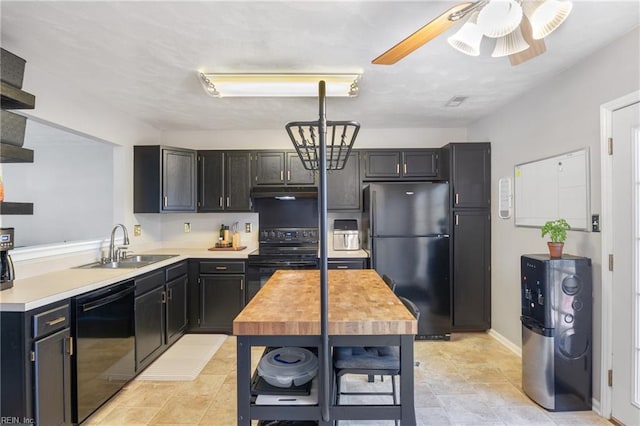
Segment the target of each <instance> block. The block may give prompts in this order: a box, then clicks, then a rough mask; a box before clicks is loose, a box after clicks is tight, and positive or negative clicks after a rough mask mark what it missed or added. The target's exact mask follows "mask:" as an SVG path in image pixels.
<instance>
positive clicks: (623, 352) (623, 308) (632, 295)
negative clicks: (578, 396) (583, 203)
mask: <svg viewBox="0 0 640 426" xmlns="http://www.w3.org/2000/svg"><path fill="white" fill-rule="evenodd" d="M612 136H613V158H612V164H613V165H612V172H613V173H612V193H613V194H612V197H611V199H612V203H613V204H612V212H613V213H612V219H613V220H612V222H613V258H614V268H613V287H612V312H613V324H612V326H613V327H612V329H613V333H612V349H613V356H612V366H613V387H612V390H611V391H612V393H611V416H612V417H613V418H614V419H616V420H617V421H619V422H621V423H623V424H625V425H627V426H635V425H640V314H639V312H638V311H639V309H640V275H639V274H640V261H639V260H640V104H638V103H636V104H634V105H631V106H628V107H625V108H622V109H619V110H616V111H614V112H613V117H612Z"/></svg>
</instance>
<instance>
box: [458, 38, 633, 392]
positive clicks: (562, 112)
mask: <svg viewBox="0 0 640 426" xmlns="http://www.w3.org/2000/svg"><path fill="white" fill-rule="evenodd" d="M639 40H640V32H639V30H638V28H636V29H635V30H634V31H632V32H630V33H628V34H627V35H625V36H624V37H622V38H620V39H619V40H617V41H615V42H614V43H612V44H611V45H609V46H607V47H605V48H603V49H602V50H600V51H597V52H596V53H594V54H593V55H592V56H590V57H589V58H587V59H586V60H583V61H582V62H580V63H578V64H576V65H575V66H574V67H572V68H571V69H569V70H567V71H566V72H564V73H562V74H560V75H558V76H557V77H555V78H553V79H552V80H550V81H548V82H546V83H544V84H542V85H541V86H539V87H538V88H537V89H534V90H533V91H531V92H530V93H528V94H526V95H525V96H522V97H520V98H519V99H518V100H517V101H515V102H513V103H511V104H510V105H507V106H505V107H504V108H502V109H501V110H500V111H498V112H496V113H495V114H492V115H491V116H489V117H487V118H485V119H482V120H480V121H478V122H476V123H473V124H472V125H471V126H470V128H469V138H470V139H471V140H489V141H491V144H492V149H491V158H492V179H491V181H492V197H493V199H494V200H497V199H498V187H497V182H498V179H499V178H501V177H503V176H511V177H512V178H513V167H514V165H516V164H519V163H523V162H527V161H531V160H535V159H539V158H544V157H547V156H551V155H554V154H560V153H563V152H567V151H571V150H575V149H578V148H582V147H585V146H587V147H589V148H590V157H591V180H590V184H591V212H592V213H600V210H601V197H600V195H601V194H600V115H599V114H600V112H599V107H600V105H601V104H603V103H605V102H607V101H610V100H612V99H615V98H618V97H620V96H623V95H625V94H628V93H630V92H632V91H634V90H638V88H639V87H640V80H639V76H640V70H639V65H638V64H639V63H640V58H639V53H638V52H640V46H639ZM540 190H544V188H540ZM515 196H517V194H515ZM497 208H498V203H497V202H496V203H493V207H492V209H493V212H492V253H491V256H492V268H491V269H492V303H491V305H492V318H491V322H492V328H493V329H494V330H495V331H497V332H498V333H500V334H501V335H502V336H504V337H506V338H507V339H509V340H510V341H511V342H513V343H515V344H517V345H521V334H520V333H521V330H520V322H519V316H520V278H519V277H520V266H519V265H520V260H519V258H520V255H522V254H526V253H544V252H546V244H545V241H546V240H543V239H541V238H540V230H539V229H537V228H536V229H531V228H519V227H515V226H514V222H513V218H511V219H508V220H503V219H498V212H497ZM600 247H601V244H600V234H598V233H591V232H571V231H570V232H569V236H568V239H567V242H566V244H565V252H567V253H570V254H575V255H579V256H586V257H590V258H591V259H592V260H593V282H594V294H593V296H594V319H593V326H594V336H593V337H594V362H593V366H594V371H593V373H594V389H593V390H594V398H595V399H597V400H599V395H600V383H599V378H600V342H601V335H600V334H601V330H600V323H601V268H602V262H601V259H600V256H601V254H600Z"/></svg>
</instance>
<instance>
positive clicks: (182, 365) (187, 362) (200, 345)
mask: <svg viewBox="0 0 640 426" xmlns="http://www.w3.org/2000/svg"><path fill="white" fill-rule="evenodd" d="M226 338H227V336H226V335H223V334H185V335H184V336H182V338H181V339H180V340H178V341H177V342H176V343H175V344H174V345H173V346H171V347H170V348H169V349H168V350H167V351H166V352H165V353H163V354H162V355H161V356H160V358H158V359H157V360H155V361H154V362H153V364H151V365H150V366H149V367H148V368H147V369H146V370H144V371H143V372H142V373H140V374H139V375H138V377H136V380H159V381H179V380H194V379H195V378H196V377H198V374H200V371H202V369H203V368H204V366H205V365H207V362H209V360H210V359H211V357H212V356H213V355H214V354H215V353H216V351H217V350H218V348H220V346H221V345H222V342H224V340H225V339H226Z"/></svg>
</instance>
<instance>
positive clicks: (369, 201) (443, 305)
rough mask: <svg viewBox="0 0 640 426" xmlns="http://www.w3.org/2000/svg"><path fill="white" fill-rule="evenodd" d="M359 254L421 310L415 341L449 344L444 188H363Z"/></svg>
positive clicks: (417, 185)
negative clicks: (361, 249) (365, 255)
mask: <svg viewBox="0 0 640 426" xmlns="http://www.w3.org/2000/svg"><path fill="white" fill-rule="evenodd" d="M363 202H364V204H363V217H362V224H363V230H364V232H365V238H364V248H365V249H367V250H368V251H369V253H370V256H371V267H372V268H373V269H375V270H376V272H378V274H380V275H381V276H382V275H384V274H386V275H388V276H390V277H391V278H393V280H394V281H395V282H396V291H395V292H396V294H397V295H398V296H403V297H406V298H408V299H410V300H411V301H413V302H414V303H415V304H416V305H417V306H418V308H419V309H420V319H419V321H418V335H417V336H416V338H417V339H422V340H449V339H450V335H451V302H450V300H451V289H450V280H449V184H448V183H446V182H433V183H432V182H421V183H404V182H398V183H376V184H370V185H368V186H366V187H365V188H364V194H363Z"/></svg>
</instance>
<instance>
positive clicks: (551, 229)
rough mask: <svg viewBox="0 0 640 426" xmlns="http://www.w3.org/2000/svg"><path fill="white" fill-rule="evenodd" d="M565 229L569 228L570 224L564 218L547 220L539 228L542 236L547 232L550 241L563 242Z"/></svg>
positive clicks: (565, 237)
mask: <svg viewBox="0 0 640 426" xmlns="http://www.w3.org/2000/svg"><path fill="white" fill-rule="evenodd" d="M567 229H571V226H569V224H568V223H567V221H566V220H564V219H557V220H549V221H547V222H546V223H545V224H544V226H543V227H542V229H541V230H540V231H541V233H542V236H543V237H544V236H545V235H547V234H549V238H551V242H552V243H564V242H565V240H566V239H567Z"/></svg>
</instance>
